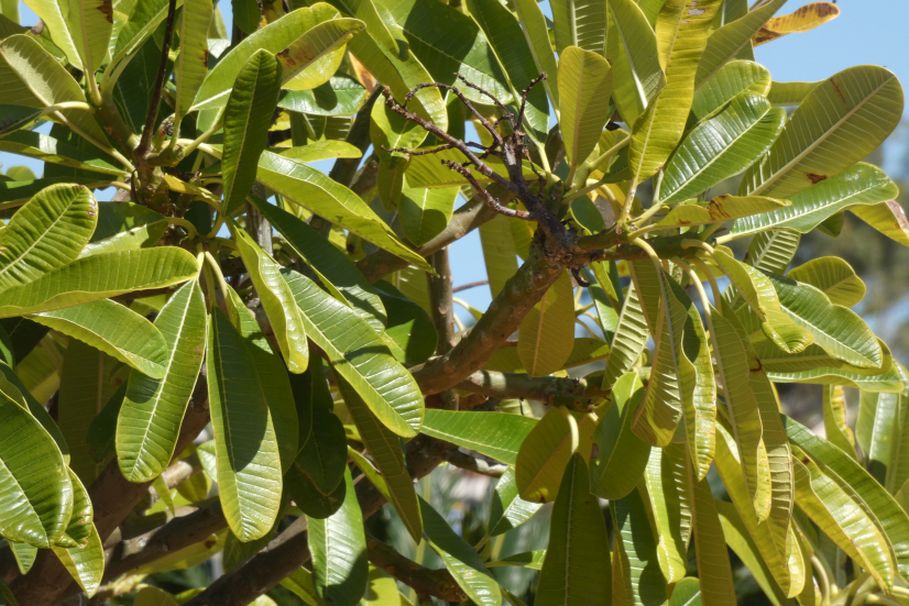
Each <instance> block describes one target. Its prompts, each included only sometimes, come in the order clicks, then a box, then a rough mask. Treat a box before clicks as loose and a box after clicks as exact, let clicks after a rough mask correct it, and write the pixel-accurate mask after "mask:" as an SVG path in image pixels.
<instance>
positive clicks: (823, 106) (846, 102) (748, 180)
mask: <svg viewBox="0 0 909 606" xmlns="http://www.w3.org/2000/svg"><path fill="white" fill-rule="evenodd" d="M902 112H903V91H902V89H901V87H900V84H899V81H898V80H897V78H896V76H894V75H893V74H892V73H890V72H889V71H887V70H886V69H884V68H882V67H876V66H870V65H865V66H859V67H853V68H849V69H847V70H844V71H842V72H840V73H838V74H835V75H833V76H831V77H830V78H829V79H827V80H825V81H824V82H822V83H821V84H819V85H818V86H817V87H815V88H814V89H812V90H811V92H810V93H809V94H808V95H807V96H806V97H805V99H804V101H802V103H801V105H799V108H798V109H797V110H796V111H795V112H794V113H793V114H792V117H791V118H790V119H789V122H788V124H787V125H786V128H785V129H784V130H783V133H782V134H781V135H780V137H779V139H777V140H776V142H775V143H774V144H773V147H771V148H770V151H769V152H768V153H767V157H766V159H764V160H763V161H761V162H759V163H757V164H755V165H754V166H753V167H752V169H751V171H749V173H747V174H746V175H745V177H744V179H743V181H742V189H743V190H744V191H745V192H747V193H752V194H761V195H765V196H773V197H776V198H788V197H790V196H792V194H795V193H798V192H799V191H801V190H803V189H805V188H807V187H809V186H811V185H813V184H814V183H817V181H818V180H819V179H823V178H826V177H832V176H833V175H836V174H837V173H839V172H840V171H843V170H845V169H847V168H849V167H850V166H852V165H853V164H855V163H856V162H858V161H859V160H861V159H862V158H864V157H865V156H867V155H868V154H869V153H871V152H872V151H874V150H875V149H876V148H877V147H878V145H880V144H881V142H882V141H884V139H886V138H887V135H889V134H890V132H891V131H892V130H893V129H894V127H895V126H896V125H897V124H898V123H899V121H900V117H901V116H902Z"/></svg>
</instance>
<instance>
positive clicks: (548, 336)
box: [518, 272, 575, 376]
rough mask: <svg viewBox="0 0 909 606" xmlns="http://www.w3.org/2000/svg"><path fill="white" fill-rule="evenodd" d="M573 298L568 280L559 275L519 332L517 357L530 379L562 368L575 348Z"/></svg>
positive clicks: (569, 280)
mask: <svg viewBox="0 0 909 606" xmlns="http://www.w3.org/2000/svg"><path fill="white" fill-rule="evenodd" d="M574 317H575V316H574V297H573V294H572V287H571V278H570V277H569V276H568V273H567V272H562V274H561V275H560V276H559V278H558V279H557V280H556V281H555V283H554V284H553V285H552V286H550V287H549V290H547V291H546V294H545V295H543V298H542V299H541V300H540V302H539V303H538V304H537V305H535V306H534V307H533V309H532V310H531V311H530V312H529V313H528V314H527V315H526V316H524V319H523V320H522V321H521V327H520V329H519V332H518V357H519V358H520V359H521V363H522V364H523V365H524V368H525V369H526V370H527V373H528V374H530V375H531V376H540V375H547V374H550V373H552V372H555V371H557V370H559V369H561V368H562V366H563V365H564V364H565V361H566V360H567V359H568V356H569V355H571V348H572V345H573V344H574Z"/></svg>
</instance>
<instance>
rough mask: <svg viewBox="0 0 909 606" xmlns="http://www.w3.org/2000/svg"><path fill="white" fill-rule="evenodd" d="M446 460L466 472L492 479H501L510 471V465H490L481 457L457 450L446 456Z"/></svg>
mask: <svg viewBox="0 0 909 606" xmlns="http://www.w3.org/2000/svg"><path fill="white" fill-rule="evenodd" d="M445 460H446V461H448V462H449V463H451V464H452V465H454V466H455V467H458V468H460V469H464V470H466V471H472V472H474V473H478V474H480V475H484V476H488V477H490V478H501V477H502V475H503V474H504V473H505V470H507V469H508V465H502V464H500V463H490V462H488V461H486V460H485V459H482V458H480V457H475V456H473V455H470V454H467V453H466V452H462V451H460V450H457V449H452V450H451V451H450V452H449V453H448V454H447V455H446V456H445Z"/></svg>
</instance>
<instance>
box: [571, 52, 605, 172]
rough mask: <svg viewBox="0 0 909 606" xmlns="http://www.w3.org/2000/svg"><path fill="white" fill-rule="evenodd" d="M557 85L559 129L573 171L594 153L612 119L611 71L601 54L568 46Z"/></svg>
mask: <svg viewBox="0 0 909 606" xmlns="http://www.w3.org/2000/svg"><path fill="white" fill-rule="evenodd" d="M558 85H559V111H560V116H559V126H560V128H561V130H562V140H563V141H564V143H565V154H566V155H567V156H568V163H569V165H570V166H571V167H572V168H574V167H577V166H579V165H580V164H581V163H583V162H584V160H586V159H587V156H589V155H590V154H591V152H593V150H594V148H595V147H596V145H597V142H598V141H599V140H600V133H602V132H603V127H604V126H606V121H607V120H609V96H610V90H611V88H612V68H611V67H610V65H609V62H608V61H606V59H604V58H603V56H602V55H601V54H598V53H595V52H593V51H589V50H583V49H581V48H578V47H577V46H569V47H568V48H565V49H564V50H563V51H562V52H561V55H560V57H559V73H558Z"/></svg>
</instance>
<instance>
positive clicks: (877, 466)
mask: <svg viewBox="0 0 909 606" xmlns="http://www.w3.org/2000/svg"><path fill="white" fill-rule="evenodd" d="M901 399H902V397H901V394H898V393H869V392H862V393H861V394H860V400H859V412H858V419H857V420H856V422H855V437H856V438H857V439H858V444H859V446H861V452H862V453H863V454H864V455H865V467H866V469H867V470H868V471H869V472H870V473H871V475H872V476H874V479H876V480H877V481H878V482H879V483H880V484H882V485H887V486H888V487H889V486H892V485H893V482H887V478H888V476H892V475H893V471H894V470H893V469H892V468H893V467H895V466H896V463H897V462H898V461H897V460H896V456H895V455H896V454H897V453H898V451H899V448H900V446H901V444H900V439H899V433H898V432H899V430H900V421H901V419H900V417H901V416H902V414H903V412H902V410H901V408H902V407H903V406H902V403H901ZM825 412H826V411H825ZM827 439H828V440H830V441H831V442H833V440H832V439H831V438H830V437H829V436H828V438H827ZM837 445H838V446H839V444H837ZM841 450H842V447H841ZM853 452H854V447H853ZM899 488H900V487H899V486H896V487H895V488H894V489H893V490H892V491H891V492H896V490H898V489H899Z"/></svg>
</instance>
